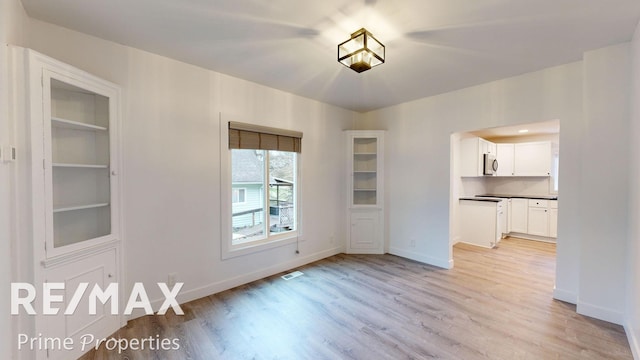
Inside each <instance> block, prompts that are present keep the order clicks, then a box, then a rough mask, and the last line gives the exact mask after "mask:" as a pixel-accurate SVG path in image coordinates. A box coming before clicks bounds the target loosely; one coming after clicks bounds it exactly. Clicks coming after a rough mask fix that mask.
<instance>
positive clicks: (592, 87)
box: [559, 44, 637, 324]
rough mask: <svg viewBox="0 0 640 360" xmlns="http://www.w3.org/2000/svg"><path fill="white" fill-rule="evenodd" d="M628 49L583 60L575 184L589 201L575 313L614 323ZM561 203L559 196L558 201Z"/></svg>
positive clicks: (621, 256) (620, 308)
mask: <svg viewBox="0 0 640 360" xmlns="http://www.w3.org/2000/svg"><path fill="white" fill-rule="evenodd" d="M629 50H630V48H629V44H622V45H617V46H612V47H607V48H603V49H599V50H595V51H590V52H587V53H585V55H584V61H583V63H584V93H583V96H584V102H583V104H584V106H583V109H584V116H583V128H582V129H583V133H582V135H583V141H582V163H583V166H582V171H581V175H582V176H581V182H580V183H579V184H580V185H579V186H580V187H581V193H582V196H583V198H584V199H588V201H589V202H588V203H584V206H583V208H582V224H581V229H582V237H581V238H582V239H581V252H580V281H579V294H578V312H579V313H582V314H586V315H590V316H593V317H596V318H600V319H604V320H608V321H611V322H615V323H618V324H621V323H622V322H623V318H624V311H625V285H626V276H625V271H626V261H627V256H626V254H627V234H628V203H627V199H628V197H629V194H628V189H629V187H628V184H629V183H628V180H629V171H628V167H629V140H630V138H629V135H628V132H629V116H630V102H629V101H630V51H629ZM562 132H564V128H562ZM636 141H637V140H636ZM560 145H562V143H561V144H560ZM561 166H562V163H561ZM563 170H564V169H563ZM563 174H564V172H563ZM566 205H567V203H566V202H565V201H564V199H563V200H562V206H566ZM559 221H562V219H560V220H559Z"/></svg>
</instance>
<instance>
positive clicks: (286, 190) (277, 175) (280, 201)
mask: <svg viewBox="0 0 640 360" xmlns="http://www.w3.org/2000/svg"><path fill="white" fill-rule="evenodd" d="M296 155H297V154H296V153H295V152H287V151H274V150H271V151H269V224H270V226H269V232H270V233H281V232H287V231H293V230H295V229H296V199H295V194H296Z"/></svg>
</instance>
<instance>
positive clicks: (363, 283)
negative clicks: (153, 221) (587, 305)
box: [82, 238, 632, 360]
mask: <svg viewBox="0 0 640 360" xmlns="http://www.w3.org/2000/svg"><path fill="white" fill-rule="evenodd" d="M454 259H455V268H454V269H453V270H442V269H438V268H435V267H431V266H427V265H424V264H421V263H418V262H414V261H410V260H406V259H403V258H400V257H396V256H392V255H337V256H333V257H331V258H328V259H325V260H321V261H318V262H315V263H313V264H310V265H307V266H304V267H302V268H300V269H299V270H301V271H302V272H304V275H303V276H301V277H298V278H295V279H292V280H289V281H285V280H282V279H281V278H280V277H279V276H273V277H270V278H267V279H263V280H259V281H256V282H253V283H251V284H248V285H245V286H241V287H238V288H235V289H232V290H228V291H225V292H222V293H219V294H216V295H212V296H209V297H206V298H202V299H199V300H196V301H193V302H190V303H188V304H185V305H183V309H184V311H185V316H176V315H167V316H147V317H143V318H139V319H136V320H133V321H131V322H129V324H128V326H127V327H125V328H123V329H121V330H120V331H119V332H117V333H116V334H115V336H116V337H122V338H129V339H131V338H144V337H149V336H153V337H155V336H156V335H159V336H160V337H161V338H174V337H175V338H178V339H179V341H180V345H181V348H180V350H178V351H165V352H162V351H161V352H153V351H135V352H134V351H129V352H125V353H123V354H121V355H118V354H117V352H114V351H107V350H105V349H104V348H100V349H99V350H98V351H97V352H92V353H89V354H87V355H85V356H84V357H83V358H82V359H83V360H90V359H119V360H122V359H130V360H133V359H431V358H437V359H510V360H511V359H632V355H631V351H630V349H629V345H628V343H627V339H626V336H625V334H624V330H623V329H622V327H620V326H617V325H613V324H610V323H607V322H604V321H599V320H595V319H591V318H588V317H584V316H581V315H578V314H576V312H575V306H574V305H570V304H567V303H563V302H560V301H556V300H553V299H552V297H551V296H552V295H551V293H552V288H553V279H554V272H555V269H554V268H555V245H553V244H546V243H541V242H534V241H527V240H520V239H515V238H510V239H505V240H503V241H502V242H501V244H500V246H499V248H497V249H493V250H488V249H482V248H477V247H474V246H470V245H464V244H458V245H456V246H455V247H454ZM280 275H282V274H280Z"/></svg>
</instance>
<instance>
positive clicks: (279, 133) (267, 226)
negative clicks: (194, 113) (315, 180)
mask: <svg viewBox="0 0 640 360" xmlns="http://www.w3.org/2000/svg"><path fill="white" fill-rule="evenodd" d="M222 135H223V136H227V134H222ZM301 138H302V134H301V133H297V132H293V131H288V130H279V129H273V128H266V127H262V126H255V125H250V124H241V123H233V122H231V123H229V132H228V139H229V149H228V150H227V149H224V151H225V152H226V151H228V154H229V158H228V166H224V167H223V168H226V169H229V173H228V174H227V175H226V176H225V177H223V179H224V180H223V182H222V186H223V190H222V193H223V196H224V197H225V198H226V199H225V200H224V201H223V211H222V215H223V217H226V219H227V220H223V223H226V224H227V225H225V226H224V228H225V229H226V230H223V249H222V250H223V253H222V255H223V258H224V257H233V256H236V255H241V254H244V253H248V252H251V251H255V250H256V249H257V248H263V247H267V246H279V245H280V244H285V243H291V242H292V241H296V240H297V236H298V231H299V225H298V219H299V207H298V203H299V202H298V194H299V191H300V189H299V186H298V161H299V158H300V157H299V153H300V148H301ZM226 161H227V160H225V162H226ZM225 178H226V179H225ZM229 200H230V201H229ZM224 204H229V205H228V207H227V206H225V205H224Z"/></svg>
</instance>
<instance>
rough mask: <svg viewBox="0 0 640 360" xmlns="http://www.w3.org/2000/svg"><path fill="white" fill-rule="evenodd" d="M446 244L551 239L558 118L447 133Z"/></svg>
mask: <svg viewBox="0 0 640 360" xmlns="http://www.w3.org/2000/svg"><path fill="white" fill-rule="evenodd" d="M451 140H452V141H451V147H452V164H453V166H452V169H451V180H452V182H451V183H452V213H451V219H452V221H451V226H452V229H451V230H452V235H453V236H452V245H455V244H456V243H458V242H463V243H467V244H472V245H476V246H481V247H485V248H494V247H496V246H498V245H499V243H500V241H501V240H502V239H503V238H505V237H507V236H514V237H518V238H522V239H528V240H536V241H544V242H552V243H555V241H556V238H557V228H558V227H557V224H558V164H559V121H558V120H553V121H546V122H539V123H532V124H525V125H519V126H510V127H503V128H493V129H485V130H480V131H472V132H468V133H457V134H453V135H452V138H451Z"/></svg>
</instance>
